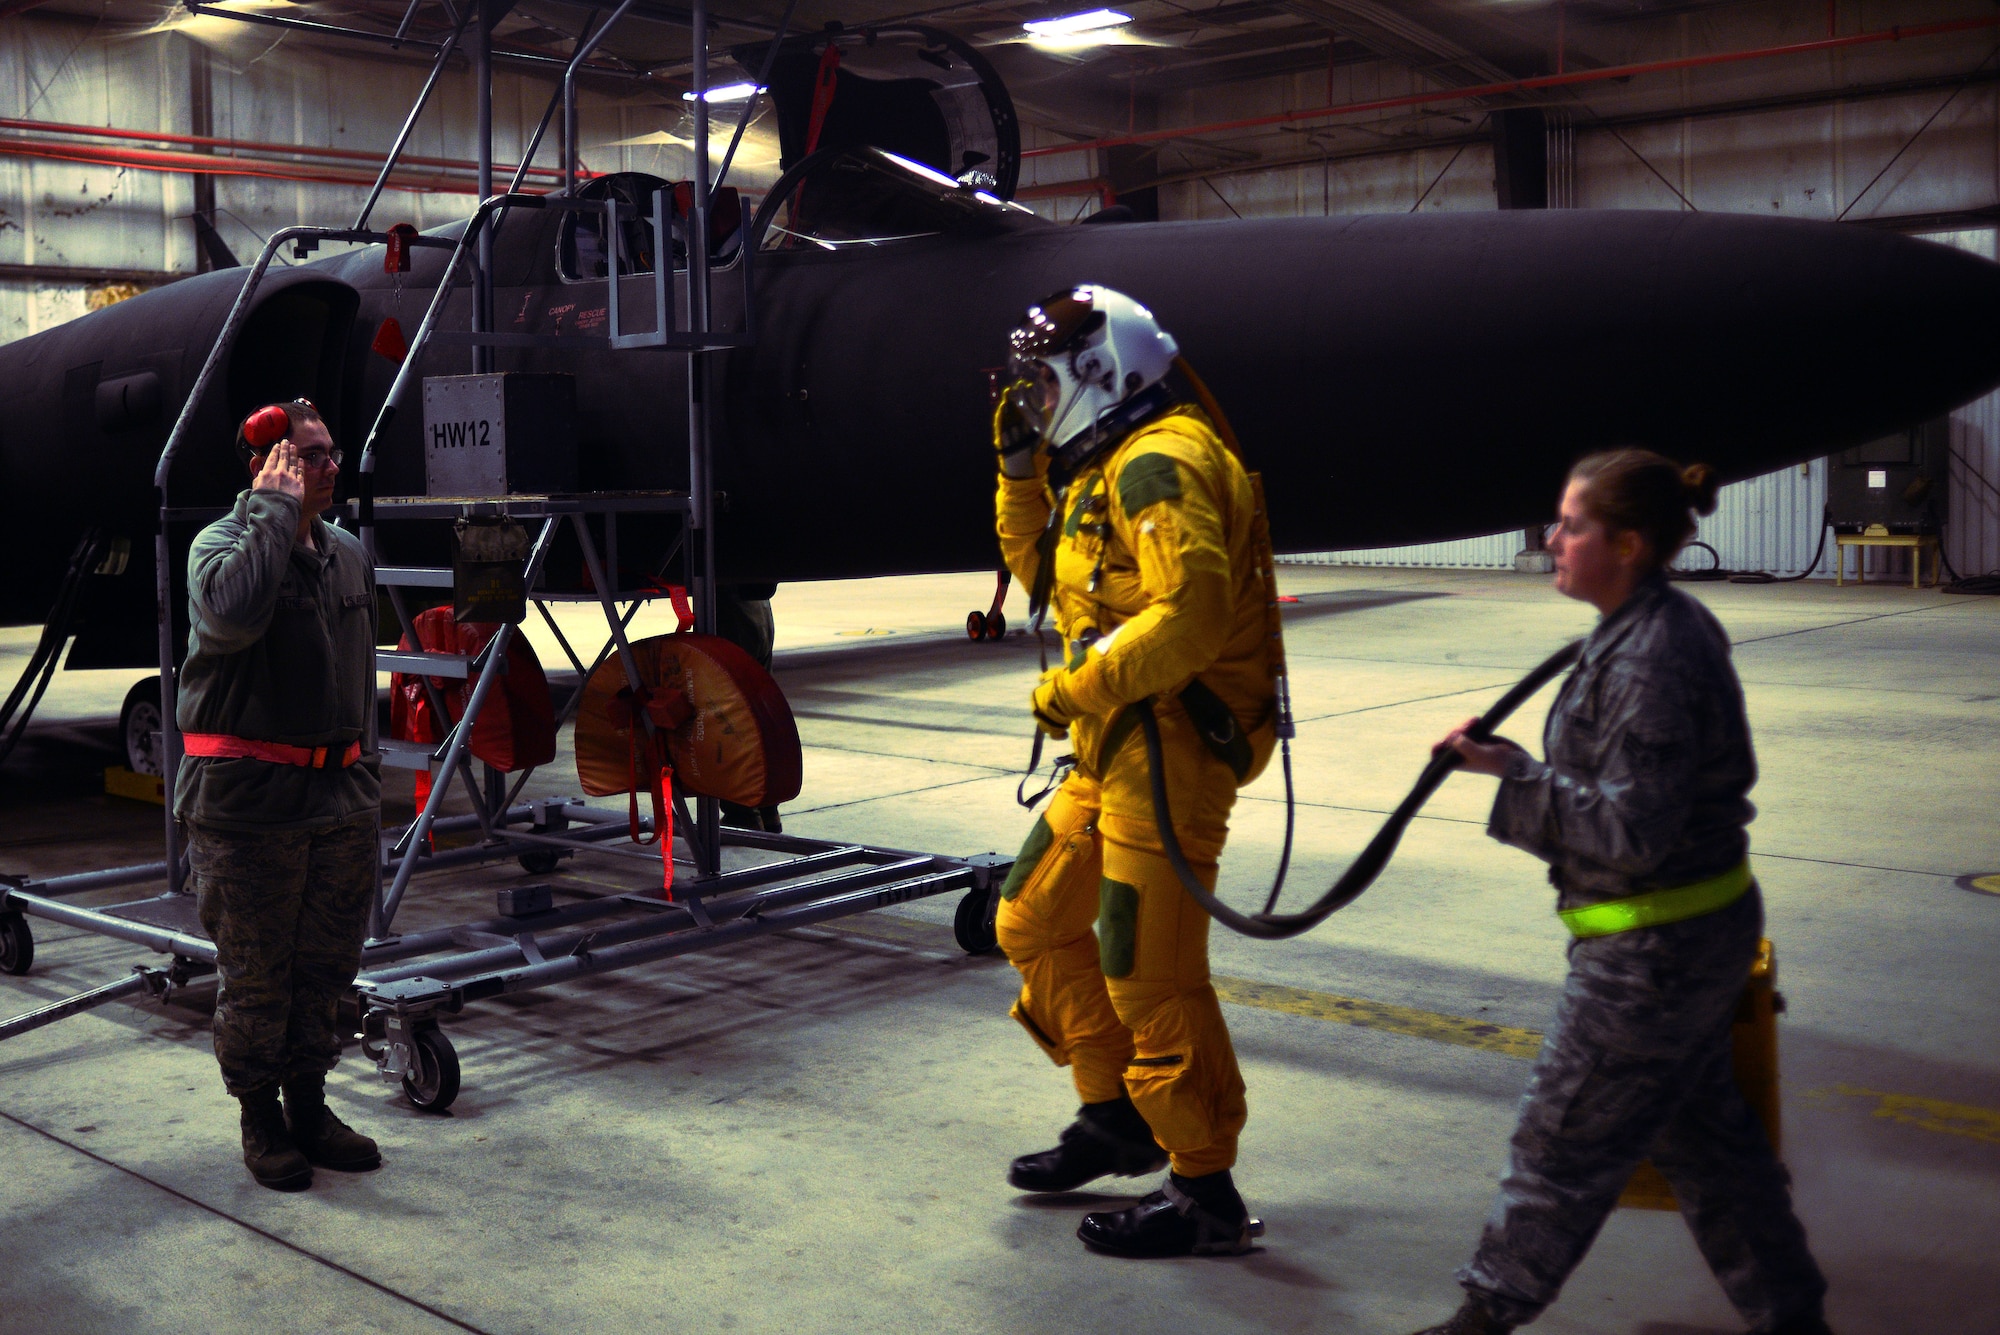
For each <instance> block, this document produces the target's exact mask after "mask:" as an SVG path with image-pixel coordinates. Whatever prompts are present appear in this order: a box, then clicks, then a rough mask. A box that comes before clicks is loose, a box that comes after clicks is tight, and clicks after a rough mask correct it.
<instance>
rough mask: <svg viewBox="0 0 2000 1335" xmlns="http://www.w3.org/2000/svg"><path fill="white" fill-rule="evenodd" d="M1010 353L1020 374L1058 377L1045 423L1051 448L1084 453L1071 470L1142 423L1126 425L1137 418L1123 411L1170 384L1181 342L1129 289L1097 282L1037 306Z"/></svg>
mask: <svg viewBox="0 0 2000 1335" xmlns="http://www.w3.org/2000/svg"><path fill="white" fill-rule="evenodd" d="M1009 350H1010V353H1011V357H1010V361H1011V365H1012V369H1013V372H1014V374H1015V375H1016V376H1019V377H1023V378H1027V379H1036V378H1037V372H1038V367H1044V366H1045V367H1047V368H1048V369H1049V371H1050V372H1052V373H1053V374H1054V377H1055V383H1056V395H1055V402H1054V404H1053V405H1051V406H1049V407H1047V409H1046V412H1045V416H1044V418H1043V420H1042V421H1040V422H1039V423H1038V425H1039V426H1040V427H1041V430H1042V440H1043V444H1044V446H1045V447H1046V448H1047V449H1049V450H1050V451H1052V452H1054V453H1056V454H1058V455H1074V456H1077V457H1076V458H1073V459H1072V460H1071V463H1072V466H1075V465H1077V464H1079V463H1080V462H1081V461H1082V459H1083V458H1087V457H1088V455H1089V454H1094V453H1096V450H1097V449H1101V448H1103V447H1104V446H1106V445H1110V444H1113V443H1115V442H1116V441H1117V440H1119V439H1121V438H1122V437H1123V436H1124V435H1125V434H1126V433H1127V432H1128V431H1129V430H1130V429H1131V428H1132V427H1133V426H1134V425H1137V422H1136V420H1135V421H1121V420H1120V419H1121V418H1122V417H1125V416H1129V415H1130V414H1129V413H1128V414H1119V413H1117V412H1116V410H1117V409H1118V408H1119V407H1120V406H1121V405H1125V404H1128V403H1130V401H1131V400H1132V399H1133V398H1134V396H1136V395H1139V394H1142V393H1144V392H1145V391H1146V390H1147V389H1149V388H1151V387H1152V386H1154V385H1158V384H1159V383H1160V382H1161V381H1162V380H1165V379H1166V377H1167V373H1168V372H1169V371H1170V370H1172V369H1173V365H1174V358H1176V357H1178V356H1179V355H1180V345H1179V344H1178V343H1176V342H1174V336H1173V335H1172V334H1169V333H1168V332H1167V331H1166V330H1164V329H1162V328H1160V324H1159V321H1157V320H1155V319H1154V318H1153V313H1152V312H1151V311H1149V310H1147V309H1146V308H1145V307H1144V306H1141V305H1140V304H1139V303H1138V302H1136V301H1134V300H1132V298H1130V297H1128V296H1126V295H1125V294H1124V293H1123V292H1117V291H1114V290H1112V289H1111V288H1108V287H1100V286H1097V285H1096V284H1090V283H1086V284H1083V285H1081V286H1078V287H1073V288H1070V289H1069V290H1067V291H1065V292H1058V293H1056V294H1055V295H1054V296H1051V297H1048V298H1045V299H1044V300H1042V301H1041V302H1039V303H1037V304H1036V305H1033V306H1030V307H1029V308H1028V313H1027V316H1026V318H1024V319H1023V320H1022V322H1021V325H1020V327H1019V328H1017V329H1015V331H1014V333H1013V335H1012V337H1011V338H1010V339H1009ZM1165 402H1166V400H1165V399H1164V398H1163V399H1162V406H1163V405H1164V403H1165ZM1133 406H1134V407H1135V408H1136V407H1142V406H1144V405H1133ZM1143 415H1144V416H1150V415H1151V413H1150V412H1147V413H1145V414H1143ZM1093 437H1097V438H1098V443H1097V444H1096V445H1095V446H1094V447H1092V438H1093ZM1079 446H1083V447H1087V448H1086V449H1084V450H1081V451H1080V450H1078V449H1077V448H1075V447H1079Z"/></svg>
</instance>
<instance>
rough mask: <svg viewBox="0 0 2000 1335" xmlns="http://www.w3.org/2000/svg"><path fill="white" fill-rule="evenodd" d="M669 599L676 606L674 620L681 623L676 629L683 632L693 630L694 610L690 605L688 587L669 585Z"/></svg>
mask: <svg viewBox="0 0 2000 1335" xmlns="http://www.w3.org/2000/svg"><path fill="white" fill-rule="evenodd" d="M667 597H668V599H670V600H671V601H672V602H673V605H674V619H675V620H676V621H678V622H680V624H679V625H678V626H676V627H674V629H675V630H676V631H682V632H685V631H690V630H693V629H694V608H693V607H692V606H690V605H689V603H688V591H687V586H686V585H684V584H669V585H667Z"/></svg>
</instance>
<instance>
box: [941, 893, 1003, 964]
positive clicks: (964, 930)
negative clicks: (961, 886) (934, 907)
mask: <svg viewBox="0 0 2000 1335" xmlns="http://www.w3.org/2000/svg"><path fill="white" fill-rule="evenodd" d="M999 911H1000V892H999V891H998V890H968V891H966V892H965V898H963V899H961V900H959V901H958V911H957V912H956V913H954V914H952V915H951V934H952V937H953V939H954V940H956V941H957V942H958V948H959V949H960V950H963V951H964V952H965V953H966V954H968V955H990V954H992V953H993V952H994V951H995V950H997V949H999V947H1000V936H999V933H998V932H996V931H995V930H994V927H993V919H994V916H995V915H996V914H997V913H999Z"/></svg>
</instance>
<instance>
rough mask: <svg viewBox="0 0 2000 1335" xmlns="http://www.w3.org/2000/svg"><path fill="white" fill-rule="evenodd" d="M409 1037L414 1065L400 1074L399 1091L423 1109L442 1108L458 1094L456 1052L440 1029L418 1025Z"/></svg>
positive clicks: (441, 1109)
mask: <svg viewBox="0 0 2000 1335" xmlns="http://www.w3.org/2000/svg"><path fill="white" fill-rule="evenodd" d="M410 1041H411V1044H412V1046H414V1047H415V1048H416V1069H415V1070H413V1071H411V1072H410V1073H409V1074H408V1075H406V1076H404V1077H403V1093H404V1094H406V1095H408V1096H409V1100H410V1102H411V1103H414V1104H415V1105H416V1106H417V1107H418V1108H420V1109H422V1110H423V1111H424V1112H432V1113H436V1112H443V1111H444V1110H445V1109H446V1108H449V1107H450V1106H451V1101H452V1100H453V1099H455V1098H457V1097H458V1053H457V1051H456V1050H455V1049H454V1048H453V1047H452V1046H451V1040H450V1039H448V1038H446V1037H445V1036H444V1031H443V1030H441V1029H420V1030H418V1031H417V1032H416V1033H415V1034H414V1035H413V1036H412V1037H411V1040H410Z"/></svg>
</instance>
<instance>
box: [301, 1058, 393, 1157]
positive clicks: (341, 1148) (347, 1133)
mask: <svg viewBox="0 0 2000 1335" xmlns="http://www.w3.org/2000/svg"><path fill="white" fill-rule="evenodd" d="M285 1116H286V1118H287V1120H289V1121H290V1123H291V1127H292V1141H293V1143H294V1144H296V1145H297V1146H298V1147H299V1152H300V1153H302V1154H304V1155H305V1157H306V1159H307V1160H308V1161H309V1162H311V1163H316V1164H318V1165H319V1166H320V1167H321V1168H331V1169H333V1170H334V1171H335V1172H337V1173H365V1172H367V1171H368V1170H369V1169H371V1168H380V1167H381V1166H382V1151H381V1150H380V1149H378V1148H377V1147H376V1145H375V1142H374V1141H372V1140H370V1139H369V1138H368V1137H366V1136H364V1135H362V1134H361V1133H360V1132H359V1131H356V1130H355V1129H354V1128H353V1127H351V1126H349V1125H348V1124H347V1123H345V1122H343V1121H341V1120H340V1119H339V1118H338V1117H336V1116H334V1115H333V1109H331V1108H329V1107H327V1106H326V1077H325V1076H323V1075H295V1076H292V1077H291V1078H290V1079H288V1080H286V1081H285Z"/></svg>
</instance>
